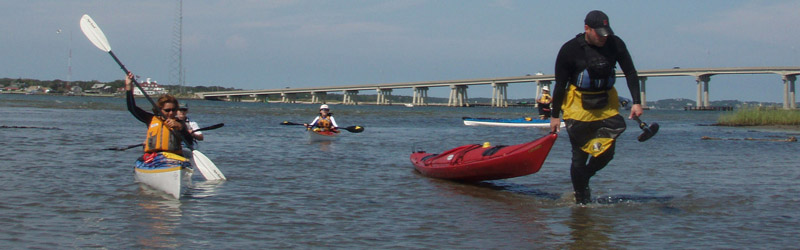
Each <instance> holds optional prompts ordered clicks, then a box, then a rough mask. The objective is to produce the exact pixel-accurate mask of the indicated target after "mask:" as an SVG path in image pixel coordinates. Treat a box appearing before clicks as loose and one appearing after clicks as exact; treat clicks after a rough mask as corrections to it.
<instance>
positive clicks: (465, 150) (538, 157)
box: [411, 134, 558, 181]
mask: <svg viewBox="0 0 800 250" xmlns="http://www.w3.org/2000/svg"><path fill="white" fill-rule="evenodd" d="M556 138H558V135H557V134H548V135H545V136H543V137H542V138H539V139H536V140H534V141H531V142H527V143H523V144H517V145H511V146H490V147H483V146H482V145H480V144H470V145H464V146H461V147H457V148H454V149H451V150H448V151H445V152H443V153H441V154H431V153H426V152H425V151H418V152H414V153H412V154H411V163H413V164H414V168H416V169H417V171H419V172H420V173H422V174H423V175H425V176H429V177H434V178H440V179H448V180H457V181H486V180H497V179H506V178H513V177H519V176H525V175H529V174H533V173H536V172H539V169H541V168H542V164H544V160H545V158H547V154H548V153H550V148H552V147H553V143H555V141H556Z"/></svg>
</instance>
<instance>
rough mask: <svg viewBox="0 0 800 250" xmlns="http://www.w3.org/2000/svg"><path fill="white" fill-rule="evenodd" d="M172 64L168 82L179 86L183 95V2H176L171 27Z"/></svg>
mask: <svg viewBox="0 0 800 250" xmlns="http://www.w3.org/2000/svg"><path fill="white" fill-rule="evenodd" d="M172 31H173V34H172V63H171V64H170V65H171V66H170V77H169V78H170V79H169V80H170V82H171V84H173V85H179V86H180V92H181V93H184V92H185V90H184V85H186V80H185V79H184V76H183V71H184V69H183V0H178V12H177V14H176V16H175V26H173V27H172Z"/></svg>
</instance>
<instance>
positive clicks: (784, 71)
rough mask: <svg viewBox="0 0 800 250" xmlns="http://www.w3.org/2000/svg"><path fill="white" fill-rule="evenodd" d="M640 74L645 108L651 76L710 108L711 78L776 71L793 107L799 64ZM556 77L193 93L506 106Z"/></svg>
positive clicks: (218, 97)
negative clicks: (441, 93) (483, 94)
mask: <svg viewBox="0 0 800 250" xmlns="http://www.w3.org/2000/svg"><path fill="white" fill-rule="evenodd" d="M638 73H639V87H640V90H641V95H642V106H643V107H647V98H646V96H647V93H646V82H647V79H648V78H651V77H670V76H692V77H694V79H695V82H696V84H697V107H701V108H702V107H709V82H710V81H711V77H712V76H715V75H723V74H775V75H779V76H780V77H781V80H782V81H783V108H784V109H795V108H797V107H796V97H795V80H796V79H797V75H800V67H740V68H686V69H681V68H673V69H659V70H641V71H639V72H638ZM617 77H623V78H624V77H625V75H624V74H623V73H622V72H618V73H617ZM554 80H555V75H544V74H541V73H539V74H536V75H527V76H518V77H502V78H485V79H467V80H449V81H426V82H407V83H386V84H364V85H347V86H333V87H314V88H286V89H266V90H239V91H217V92H200V93H196V94H195V95H196V96H198V97H199V98H203V99H215V100H227V101H242V99H243V98H254V99H255V100H257V101H261V102H267V100H269V98H268V97H269V96H270V95H279V96H280V97H281V102H283V103H295V102H296V101H297V94H309V95H310V96H311V102H312V103H325V97H326V96H327V94H328V93H331V92H341V93H343V99H342V103H343V104H345V105H357V104H358V101H357V100H356V98H355V97H356V96H357V95H358V93H359V92H361V91H376V93H377V100H376V103H375V104H377V105H389V104H391V101H390V100H389V97H391V95H392V90H394V89H407V88H411V89H412V91H413V93H414V95H413V99H412V100H413V101H412V104H414V105H419V106H421V105H427V102H426V98H427V97H428V89H429V88H435V87H447V88H450V97H449V99H448V103H447V105H448V106H456V107H461V106H466V105H467V100H468V99H469V98H468V96H467V89H468V88H469V86H470V85H491V86H492V103H491V105H492V106H493V107H508V95H507V93H508V92H507V88H508V84H511V83H535V84H536V93H537V95H538V93H540V92H541V89H542V87H544V86H550V85H551V84H552V82H553V81H554Z"/></svg>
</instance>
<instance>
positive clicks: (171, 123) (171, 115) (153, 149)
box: [125, 73, 191, 162]
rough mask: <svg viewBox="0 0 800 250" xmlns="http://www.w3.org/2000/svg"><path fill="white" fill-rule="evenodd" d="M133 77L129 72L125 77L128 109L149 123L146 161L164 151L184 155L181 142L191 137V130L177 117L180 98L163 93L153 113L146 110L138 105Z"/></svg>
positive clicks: (145, 150)
mask: <svg viewBox="0 0 800 250" xmlns="http://www.w3.org/2000/svg"><path fill="white" fill-rule="evenodd" d="M131 79H133V74H132V73H129V74H128V75H127V76H126V77H125V90H126V92H127V93H126V100H127V103H128V111H130V112H131V114H133V116H134V117H136V119H138V120H139V121H141V122H143V123H144V124H145V125H147V139H145V142H144V152H145V155H144V157H143V158H144V160H145V162H147V160H148V159H152V158H153V157H155V156H156V154H159V153H162V152H169V153H172V154H176V155H182V152H181V151H182V150H181V148H182V147H181V142H182V141H183V138H191V137H189V136H190V135H189V132H188V131H187V130H185V129H184V125H183V123H182V122H181V121H179V120H178V119H177V118H176V115H177V114H178V107H179V106H180V105H179V104H178V99H175V97H174V96H172V95H169V94H166V95H163V96H161V98H158V101H157V102H156V107H153V113H150V112H147V111H144V110H143V109H141V108H139V107H137V106H136V100H135V98H134V96H133V85H132V83H131ZM155 114H159V115H155ZM167 157H169V156H167Z"/></svg>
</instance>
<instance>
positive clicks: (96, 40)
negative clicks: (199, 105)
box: [80, 14, 164, 117]
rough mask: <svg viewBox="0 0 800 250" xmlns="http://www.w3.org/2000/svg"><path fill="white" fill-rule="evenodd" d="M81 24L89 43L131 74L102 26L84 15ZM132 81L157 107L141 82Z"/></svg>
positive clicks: (157, 110) (159, 111) (158, 113)
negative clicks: (118, 56)
mask: <svg viewBox="0 0 800 250" xmlns="http://www.w3.org/2000/svg"><path fill="white" fill-rule="evenodd" d="M80 23H81V31H83V34H84V35H86V38H88V39H89V41H90V42H92V44H94V46H95V47H97V48H98V49H100V50H102V51H105V52H108V54H109V55H111V57H112V58H114V61H116V62H117V64H118V65H119V67H120V68H121V69H122V71H125V75H128V74H129V73H131V72H130V71H129V70H128V68H126V67H125V65H124V64H122V62H121V61H120V60H119V58H117V56H116V55H114V51H111V44H109V43H108V39H106V34H105V33H103V30H101V29H100V26H97V23H95V22H94V20H92V17H90V16H89V15H88V14H84V15H83V16H82V17H81V22H80ZM131 80H132V81H133V84H134V85H136V87H137V88H139V91H141V92H142V95H144V97H145V98H147V101H150V104H151V105H153V107H156V102H154V101H153V99H152V98H150V96H149V95H147V91H144V89H142V86H141V85H139V82H137V81H136V79H135V78H133V79H131ZM155 110H156V115H158V116H160V117H164V115H163V114H161V110H160V109H155Z"/></svg>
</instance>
